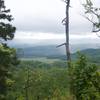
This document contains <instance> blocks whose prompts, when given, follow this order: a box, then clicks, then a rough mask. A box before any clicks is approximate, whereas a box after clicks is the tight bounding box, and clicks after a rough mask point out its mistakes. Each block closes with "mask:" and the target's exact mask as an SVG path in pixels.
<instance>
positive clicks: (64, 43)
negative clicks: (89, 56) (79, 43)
mask: <svg viewBox="0 0 100 100" xmlns="http://www.w3.org/2000/svg"><path fill="white" fill-rule="evenodd" d="M63 45H65V46H66V43H63V44H60V45H58V46H56V48H58V47H61V46H63Z"/></svg>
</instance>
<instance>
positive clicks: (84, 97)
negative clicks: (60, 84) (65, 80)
mask: <svg viewBox="0 0 100 100" xmlns="http://www.w3.org/2000/svg"><path fill="white" fill-rule="evenodd" d="M70 75H71V76H72V78H71V83H70V84H71V90H72V94H74V96H75V98H76V100H100V71H99V70H98V67H97V66H96V65H94V64H89V63H88V62H87V59H86V57H85V56H84V55H79V59H78V61H77V62H76V64H75V65H73V67H72V68H71V74H70Z"/></svg>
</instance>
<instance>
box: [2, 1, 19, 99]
mask: <svg viewBox="0 0 100 100" xmlns="http://www.w3.org/2000/svg"><path fill="white" fill-rule="evenodd" d="M9 12H10V9H6V6H5V5H4V0H0V100H6V94H7V90H8V87H10V86H11V84H12V83H13V81H12V80H11V79H10V77H11V73H10V71H9V68H10V67H11V66H13V65H15V64H17V62H16V60H17V58H16V52H15V50H14V49H12V48H10V47H8V46H7V44H6V43H5V41H7V40H11V39H13V37H14V32H15V30H16V28H15V27H13V26H12V25H11V24H10V22H11V21H12V20H13V18H12V15H10V14H9Z"/></svg>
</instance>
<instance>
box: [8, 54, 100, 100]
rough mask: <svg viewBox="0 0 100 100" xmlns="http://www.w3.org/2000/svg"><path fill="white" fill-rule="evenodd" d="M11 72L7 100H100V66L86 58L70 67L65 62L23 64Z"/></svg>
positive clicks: (21, 62) (23, 62)
mask: <svg viewBox="0 0 100 100" xmlns="http://www.w3.org/2000/svg"><path fill="white" fill-rule="evenodd" d="M11 71H12V72H13V77H12V78H13V84H12V86H11V87H10V88H9V90H8V92H7V100H100V70H99V66H96V65H95V64H90V63H88V60H87V59H86V57H85V56H84V55H79V58H78V60H77V61H76V62H74V63H73V64H71V67H70V68H67V66H66V63H64V62H63V61H62V62H59V63H58V62H54V63H49V64H48V63H44V62H39V61H20V63H19V65H17V66H16V67H15V68H12V69H11ZM73 98H74V99H73Z"/></svg>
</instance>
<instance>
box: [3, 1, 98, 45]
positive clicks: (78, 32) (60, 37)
mask: <svg viewBox="0 0 100 100" xmlns="http://www.w3.org/2000/svg"><path fill="white" fill-rule="evenodd" d="M81 3H83V1H82V0H71V4H70V5H71V7H70V43H72V44H74V43H76V44H77V43H86V42H88V43H93V42H94V41H95V43H97V42H100V38H98V37H97V35H96V34H95V33H91V30H92V25H91V23H90V22H88V21H87V20H86V19H85V18H84V17H82V15H83V14H84V10H83V8H82V6H81ZM5 4H6V6H7V8H10V9H11V14H12V15H13V17H14V21H13V22H12V24H13V25H15V26H16V28H17V31H16V33H15V38H14V40H13V43H33V44H41V43H42V44H46V43H47V44H50V43H51V44H55V43H57V44H58V43H61V42H65V27H64V25H62V23H61V22H62V20H63V19H64V18H65V6H66V5H65V3H64V2H63V1H62V0H5ZM95 4H96V5H99V4H100V0H96V3H95Z"/></svg>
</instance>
